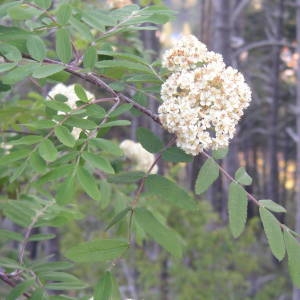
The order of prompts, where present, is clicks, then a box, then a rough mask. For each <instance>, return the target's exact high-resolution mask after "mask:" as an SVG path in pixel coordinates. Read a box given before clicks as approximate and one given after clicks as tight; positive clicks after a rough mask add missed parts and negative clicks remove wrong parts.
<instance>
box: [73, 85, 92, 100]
mask: <svg viewBox="0 0 300 300" xmlns="http://www.w3.org/2000/svg"><path fill="white" fill-rule="evenodd" d="M74 91H75V94H76V96H77V97H78V98H79V100H80V101H82V102H85V103H86V102H89V98H88V97H87V95H86V92H85V90H84V88H83V87H82V86H81V85H80V84H75V86H74Z"/></svg>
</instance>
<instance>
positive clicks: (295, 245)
mask: <svg viewBox="0 0 300 300" xmlns="http://www.w3.org/2000/svg"><path fill="white" fill-rule="evenodd" d="M283 236H284V243H285V246H286V252H287V255H288V265H289V271H290V275H291V277H292V281H293V283H294V285H295V286H296V287H298V288H300V245H299V242H298V241H297V240H296V239H295V238H294V237H293V236H292V235H291V233H290V231H289V229H286V230H284V232H283Z"/></svg>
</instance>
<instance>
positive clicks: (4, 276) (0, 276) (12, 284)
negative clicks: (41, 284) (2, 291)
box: [0, 272, 31, 299]
mask: <svg viewBox="0 0 300 300" xmlns="http://www.w3.org/2000/svg"><path fill="white" fill-rule="evenodd" d="M0 280H2V281H3V282H5V283H6V284H8V285H9V286H10V287H12V288H14V287H15V286H16V285H17V283H15V282H14V281H13V280H11V279H10V278H9V277H8V276H7V274H6V273H2V272H0ZM23 296H24V297H26V298H28V299H30V297H31V296H30V295H29V294H28V293H26V292H24V293H23Z"/></svg>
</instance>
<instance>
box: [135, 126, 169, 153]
mask: <svg viewBox="0 0 300 300" xmlns="http://www.w3.org/2000/svg"><path fill="white" fill-rule="evenodd" d="M136 136H137V140H138V141H139V142H140V143H141V145H142V146H143V147H144V148H145V149H146V150H147V151H149V152H151V153H156V152H159V151H160V150H161V149H162V148H163V146H164V144H163V143H162V141H161V140H160V139H159V138H158V137H157V136H156V135H155V134H154V133H152V132H151V131H150V130H148V129H146V128H142V127H140V128H138V130H137V133H136Z"/></svg>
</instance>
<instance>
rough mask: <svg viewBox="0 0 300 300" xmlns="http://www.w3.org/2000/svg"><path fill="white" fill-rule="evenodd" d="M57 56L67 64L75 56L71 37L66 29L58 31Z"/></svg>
mask: <svg viewBox="0 0 300 300" xmlns="http://www.w3.org/2000/svg"><path fill="white" fill-rule="evenodd" d="M56 54H57V56H58V58H59V59H60V60H61V61H62V62H63V63H66V64H67V63H68V62H69V61H70V60H71V58H72V56H73V53H72V45H71V40H70V35H69V33H68V31H67V30H66V29H58V30H57V31H56Z"/></svg>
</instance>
